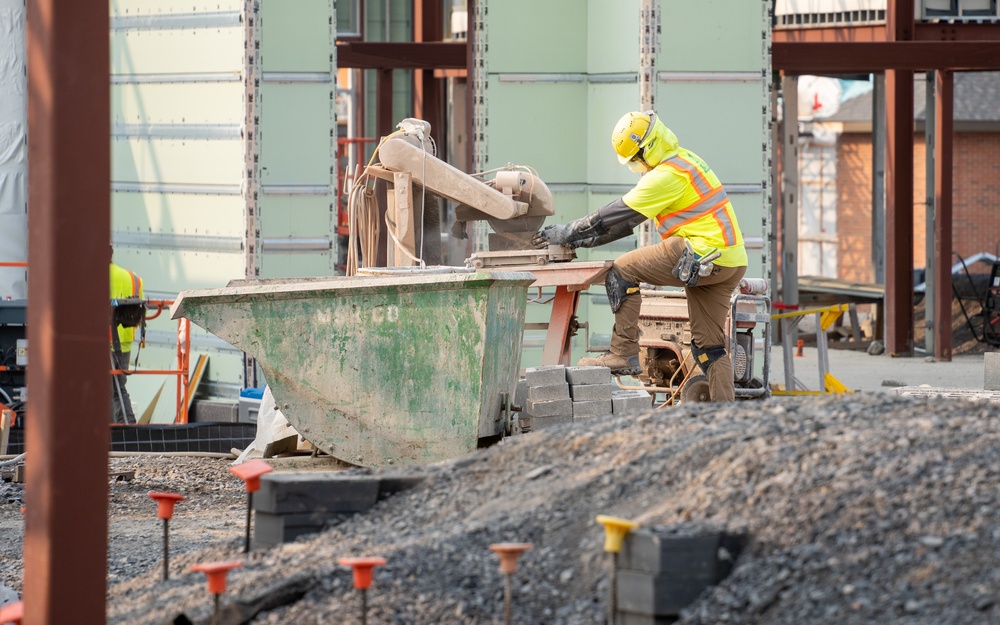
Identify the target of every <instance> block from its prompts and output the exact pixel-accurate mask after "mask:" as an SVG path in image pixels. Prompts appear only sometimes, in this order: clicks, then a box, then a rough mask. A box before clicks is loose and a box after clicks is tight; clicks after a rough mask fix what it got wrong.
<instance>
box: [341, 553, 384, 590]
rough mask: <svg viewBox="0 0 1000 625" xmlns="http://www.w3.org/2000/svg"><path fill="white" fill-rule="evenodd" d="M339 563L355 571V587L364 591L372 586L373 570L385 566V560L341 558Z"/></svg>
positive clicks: (376, 558) (375, 558)
mask: <svg viewBox="0 0 1000 625" xmlns="http://www.w3.org/2000/svg"><path fill="white" fill-rule="evenodd" d="M338 562H339V563H340V565H341V566H349V567H351V568H352V569H354V587H355V588H357V589H358V590H364V589H365V588H368V587H369V586H371V585H372V569H374V568H375V567H376V566H382V565H383V564H385V558H378V557H374V558H341V559H340V560H338Z"/></svg>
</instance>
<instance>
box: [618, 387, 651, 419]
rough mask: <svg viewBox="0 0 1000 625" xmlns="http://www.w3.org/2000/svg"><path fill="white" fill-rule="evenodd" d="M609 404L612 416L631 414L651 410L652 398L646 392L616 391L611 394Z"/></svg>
mask: <svg viewBox="0 0 1000 625" xmlns="http://www.w3.org/2000/svg"><path fill="white" fill-rule="evenodd" d="M611 402H612V404H614V414H633V413H636V412H646V411H647V410H650V409H652V407H653V396H652V395H650V394H649V392H648V391H623V390H617V391H612V392H611Z"/></svg>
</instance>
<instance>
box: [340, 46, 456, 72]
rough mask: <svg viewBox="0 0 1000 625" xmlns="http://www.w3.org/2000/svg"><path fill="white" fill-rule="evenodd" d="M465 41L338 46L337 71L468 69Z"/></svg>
mask: <svg viewBox="0 0 1000 625" xmlns="http://www.w3.org/2000/svg"><path fill="white" fill-rule="evenodd" d="M465 47H466V44H465V42H462V41H457V42H452V41H430V42H428V41H425V42H412V41H391V42H377V41H350V42H344V41H339V42H337V67H350V68H355V69H386V68H392V69H465V67H466V65H465V62H466V50H465Z"/></svg>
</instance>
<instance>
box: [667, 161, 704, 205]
mask: <svg viewBox="0 0 1000 625" xmlns="http://www.w3.org/2000/svg"><path fill="white" fill-rule="evenodd" d="M661 164H662V165H667V166H668V167H671V168H673V169H675V170H677V171H679V172H681V173H682V174H684V175H686V176H687V177H688V180H690V181H691V186H693V187H694V189H695V191H697V192H698V195H700V196H702V197H704V196H706V195H708V194H709V193H711V192H712V185H711V183H709V182H708V179H707V178H705V175H704V174H702V172H701V170H700V169H698V166H697V165H695V164H694V163H692V162H691V161H688V160H686V159H684V158H681V156H680V155H675V156H671V157H670V158H668V159H665V160H664V161H663V162H662V163H661Z"/></svg>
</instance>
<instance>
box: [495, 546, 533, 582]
mask: <svg viewBox="0 0 1000 625" xmlns="http://www.w3.org/2000/svg"><path fill="white" fill-rule="evenodd" d="M534 546H535V545H533V544H532V543H496V544H493V545H490V551H492V552H493V553H495V554H497V555H498V556H500V572H501V573H503V574H504V575H513V574H514V573H516V572H517V559H518V558H519V557H521V554H522V553H524V552H525V551H527V550H529V549H531V548H533V547H534Z"/></svg>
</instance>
